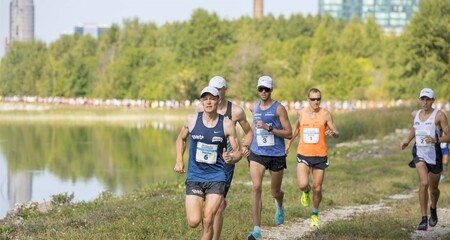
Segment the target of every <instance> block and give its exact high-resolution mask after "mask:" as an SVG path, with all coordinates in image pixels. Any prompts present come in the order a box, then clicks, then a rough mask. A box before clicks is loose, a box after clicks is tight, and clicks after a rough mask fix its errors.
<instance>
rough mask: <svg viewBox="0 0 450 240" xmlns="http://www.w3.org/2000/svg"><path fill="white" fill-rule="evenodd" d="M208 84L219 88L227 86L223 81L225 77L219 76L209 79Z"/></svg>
mask: <svg viewBox="0 0 450 240" xmlns="http://www.w3.org/2000/svg"><path fill="white" fill-rule="evenodd" d="M209 86H210V87H215V88H218V89H220V88H223V87H227V81H225V79H224V78H223V77H221V76H215V77H213V78H211V80H209Z"/></svg>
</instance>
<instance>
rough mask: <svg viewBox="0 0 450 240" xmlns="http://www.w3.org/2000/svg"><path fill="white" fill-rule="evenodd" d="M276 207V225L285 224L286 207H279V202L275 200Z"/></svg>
mask: <svg viewBox="0 0 450 240" xmlns="http://www.w3.org/2000/svg"><path fill="white" fill-rule="evenodd" d="M275 207H276V208H277V212H276V213H275V224H277V225H280V224H283V223H284V206H281V207H278V202H277V200H276V199H275Z"/></svg>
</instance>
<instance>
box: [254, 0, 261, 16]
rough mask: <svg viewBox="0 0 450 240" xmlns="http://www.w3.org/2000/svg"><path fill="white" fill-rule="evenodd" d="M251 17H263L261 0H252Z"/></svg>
mask: <svg viewBox="0 0 450 240" xmlns="http://www.w3.org/2000/svg"><path fill="white" fill-rule="evenodd" d="M253 18H254V19H261V18H263V0H253Z"/></svg>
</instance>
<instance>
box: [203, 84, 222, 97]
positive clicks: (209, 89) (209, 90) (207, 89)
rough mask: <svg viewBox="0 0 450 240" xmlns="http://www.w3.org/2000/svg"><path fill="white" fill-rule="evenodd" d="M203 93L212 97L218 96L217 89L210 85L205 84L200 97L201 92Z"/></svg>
mask: <svg viewBox="0 0 450 240" xmlns="http://www.w3.org/2000/svg"><path fill="white" fill-rule="evenodd" d="M205 93H209V94H211V95H213V96H214V97H218V96H219V90H217V88H215V87H211V86H207V87H205V88H203V90H202V93H201V94H200V97H203V94H205Z"/></svg>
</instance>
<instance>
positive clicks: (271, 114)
mask: <svg viewBox="0 0 450 240" xmlns="http://www.w3.org/2000/svg"><path fill="white" fill-rule="evenodd" d="M266 116H268V117H273V116H275V114H274V113H266Z"/></svg>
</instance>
